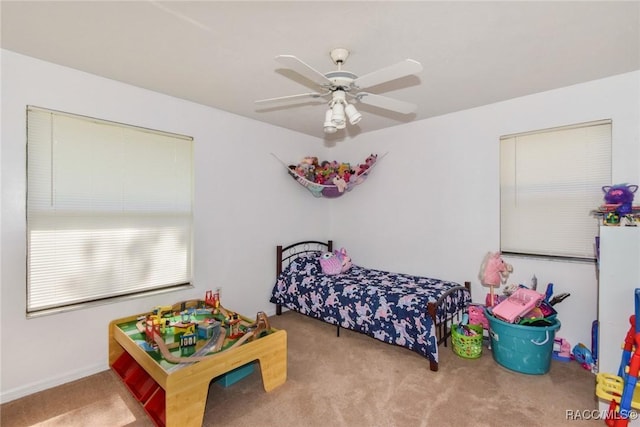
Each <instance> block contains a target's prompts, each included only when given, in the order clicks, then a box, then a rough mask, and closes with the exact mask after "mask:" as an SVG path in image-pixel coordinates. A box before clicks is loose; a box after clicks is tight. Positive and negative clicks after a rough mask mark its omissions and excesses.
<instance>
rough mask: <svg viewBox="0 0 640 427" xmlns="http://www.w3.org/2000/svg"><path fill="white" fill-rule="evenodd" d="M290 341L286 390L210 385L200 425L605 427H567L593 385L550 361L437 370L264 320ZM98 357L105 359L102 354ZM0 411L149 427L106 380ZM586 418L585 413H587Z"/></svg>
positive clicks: (346, 334) (57, 421) (56, 421)
mask: <svg viewBox="0 0 640 427" xmlns="http://www.w3.org/2000/svg"><path fill="white" fill-rule="evenodd" d="M270 321H271V324H272V326H274V327H277V328H281V329H285V330H287V333H288V339H289V355H288V368H289V371H288V379H287V382H286V383H285V384H284V385H282V386H280V387H279V388H277V389H275V390H273V391H272V392H270V393H265V392H264V389H263V388H262V380H261V378H260V373H259V369H257V367H256V369H255V370H254V372H253V373H252V374H251V375H249V376H248V377H246V378H244V379H243V380H241V381H240V382H238V383H236V384H233V385H231V386H230V387H227V388H224V387H222V386H221V385H219V384H215V383H214V384H212V385H211V388H210V392H209V397H208V401H207V409H206V413H205V417H204V423H203V425H205V426H225V427H227V426H228V427H243V426H247V427H248V426H264V427H271V426H273V427H276V426H278V427H280V426H281V427H288V426H291V427H299V426H310V427H313V426H318V427H320V426H322V427H326V426H332V427H333V426H345V427H346V426H349V427H351V426H354V427H359V426H363V427H365V426H366V427H375V426H380V427H387V426H388V427H391V426H398V427H400V426H402V427H412V426H416V427H417V426H436V427H437V426H471V425H473V426H540V427H542V426H544V427H549V426H564V425H566V426H574V427H575V426H584V427H586V426H604V425H605V424H604V422H603V421H595V420H580V421H576V420H570V419H567V418H568V417H567V411H573V412H574V413H576V412H578V411H591V410H593V409H596V407H597V402H596V399H595V397H594V383H595V376H594V375H593V374H591V373H590V372H588V371H585V370H584V369H582V368H581V367H580V366H579V365H578V364H577V363H576V362H569V363H562V362H556V361H552V365H551V370H550V372H549V373H548V374H545V375H525V374H519V373H515V372H511V371H509V370H507V369H504V368H502V367H501V366H499V365H498V364H496V363H495V362H494V360H493V358H492V356H491V352H490V351H489V350H487V349H486V348H485V349H484V351H483V355H482V357H481V358H480V359H475V360H467V359H462V358H460V357H458V356H456V355H455V354H454V353H453V352H452V350H451V347H447V348H445V347H441V348H440V370H439V371H438V372H432V371H430V370H429V363H428V362H427V360H426V359H424V358H423V357H421V356H419V355H418V354H417V353H414V352H412V351H410V350H407V349H404V348H401V347H397V346H392V345H389V344H385V343H382V342H379V341H376V340H374V339H372V338H370V337H367V336H364V335H362V334H358V333H354V332H351V331H346V330H341V334H340V335H341V336H340V337H339V338H338V337H336V333H335V327H333V326H330V325H327V324H325V323H322V322H320V321H317V320H314V319H310V318H308V317H305V316H302V315H299V314H296V313H292V312H287V313H285V314H283V315H282V316H276V317H273V318H271V319H270ZM105 357H106V355H105ZM0 410H1V418H0V421H1V423H0V424H1V425H2V426H3V427H13V426H15V427H19V426H36V425H37V426H47V427H49V426H65V427H68V426H95V427H101V426H105V427H106V426H109V427H121V426H152V425H153V423H152V422H151V421H150V420H149V419H147V418H146V415H145V413H144V411H143V410H142V408H141V406H140V404H139V403H138V402H137V401H136V400H135V399H133V398H132V397H131V396H130V395H129V394H128V391H127V389H126V387H125V386H124V385H123V384H122V383H121V382H120V380H119V379H118V377H117V376H116V375H115V374H113V373H112V372H111V371H105V372H103V373H100V374H97V375H93V376H91V377H88V378H84V379H82V380H79V381H75V382H73V383H69V384H65V385H63V386H60V387H56V388H53V389H50V390H47V391H44V392H40V393H36V394H34V395H31V396H27V397H25V398H23V399H19V400H16V401H13V402H8V403H6V404H4V405H2V407H0ZM587 415H590V414H587Z"/></svg>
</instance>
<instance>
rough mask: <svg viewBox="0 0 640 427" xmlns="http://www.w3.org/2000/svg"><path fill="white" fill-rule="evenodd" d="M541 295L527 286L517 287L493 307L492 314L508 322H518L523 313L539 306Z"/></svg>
mask: <svg viewBox="0 0 640 427" xmlns="http://www.w3.org/2000/svg"><path fill="white" fill-rule="evenodd" d="M542 298H543V296H542V295H541V294H539V293H538V292H536V291H533V290H531V289H528V288H518V290H516V291H515V292H514V293H513V294H511V296H510V297H508V298H507V299H505V300H504V301H502V302H501V303H500V304H498V305H496V306H495V307H494V308H493V315H494V316H495V317H497V318H499V319H500V320H503V321H505V322H508V323H518V322H519V321H520V319H521V318H522V316H523V315H525V314H526V313H528V312H529V311H531V309H533V308H534V307H536V306H539V305H540V303H541V301H542Z"/></svg>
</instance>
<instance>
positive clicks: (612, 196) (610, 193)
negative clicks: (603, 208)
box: [602, 184, 638, 216]
mask: <svg viewBox="0 0 640 427" xmlns="http://www.w3.org/2000/svg"><path fill="white" fill-rule="evenodd" d="M602 191H604V201H605V202H607V203H608V204H611V205H619V206H618V207H617V208H616V213H617V214H618V215H620V216H624V215H629V214H630V213H631V212H632V210H633V207H632V203H633V194H634V193H635V192H636V191H638V186H637V185H627V184H617V185H605V186H604V187H602Z"/></svg>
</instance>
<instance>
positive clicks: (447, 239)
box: [0, 51, 640, 402]
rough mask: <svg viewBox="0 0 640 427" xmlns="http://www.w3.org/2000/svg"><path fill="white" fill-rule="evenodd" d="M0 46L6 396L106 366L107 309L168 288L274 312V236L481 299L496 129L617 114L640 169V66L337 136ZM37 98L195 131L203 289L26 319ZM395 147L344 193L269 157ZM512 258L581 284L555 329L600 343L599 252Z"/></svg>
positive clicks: (357, 155)
mask: <svg viewBox="0 0 640 427" xmlns="http://www.w3.org/2000/svg"><path fill="white" fill-rule="evenodd" d="M0 52H1V54H2V69H1V70H2V131H1V136H2V141H1V142H2V145H1V151H0V160H1V166H2V174H1V178H0V179H1V184H2V209H1V211H0V213H1V215H2V216H1V226H2V240H1V245H0V251H1V252H0V253H1V255H2V263H1V268H2V271H1V283H0V291H1V293H0V304H1V305H0V308H1V313H0V316H1V317H0V320H1V329H0V334H1V349H0V372H2V377H1V378H0V381H1V387H0V393H1V395H0V400H1V401H3V402H6V401H9V400H12V399H15V398H17V397H21V396H23V395H26V394H29V393H32V392H35V391H38V390H41V389H45V388H48V387H51V386H54V385H57V384H61V383H64V382H67V381H70V380H74V379H77V378H80V377H82V376H85V375H89V374H92V373H94V372H98V371H101V370H104V369H106V368H107V326H108V323H109V321H111V320H112V319H116V318H119V317H124V316H128V315H131V314H133V313H142V312H145V311H148V309H149V308H150V307H152V306H154V305H156V304H164V303H166V301H167V299H169V300H170V301H172V302H175V301H179V300H182V299H187V298H191V297H199V296H202V295H203V294H204V292H205V291H206V290H207V289H214V288H215V287H218V286H222V298H223V303H224V304H225V306H227V307H232V308H234V309H237V310H238V311H240V312H242V313H244V314H247V315H251V314H252V313H254V312H256V311H258V310H264V311H266V312H267V313H272V312H273V307H272V305H271V304H269V303H268V295H269V292H270V290H271V286H272V284H273V281H274V274H273V273H274V269H275V266H274V262H275V261H274V246H275V245H276V244H279V243H284V244H286V243H290V242H293V241H295V240H301V239H312V238H313V239H326V238H333V239H334V240H335V242H336V244H337V245H338V246H345V247H346V248H347V249H348V250H349V251H350V252H351V254H352V256H353V259H354V261H355V262H356V263H359V264H361V265H365V266H372V267H376V268H384V269H388V270H392V271H403V272H408V273H417V274H425V275H428V276H431V277H441V278H444V279H451V280H456V281H460V282H462V281H465V280H471V281H472V282H473V284H474V288H473V292H474V296H475V299H476V301H480V300H481V299H482V298H483V295H484V289H482V288H481V286H480V285H479V284H478V281H477V278H476V277H477V274H478V269H479V267H480V262H481V260H482V257H483V256H484V254H485V252H486V251H488V250H497V249H498V247H499V184H498V138H499V136H500V135H503V134H509V133H515V132H521V131H527V130H533V129H540V128H546V127H552V126H559V125H565V124H570V123H577V122H583V121H588V120H595V119H602V118H611V119H613V129H614V134H613V140H614V153H613V162H614V176H613V180H614V182H623V181H626V182H631V183H637V182H640V171H639V164H640V150H639V148H638V147H639V145H640V144H639V132H640V131H639V123H638V117H640V107H639V105H638V102H639V100H640V84H639V80H640V73H639V72H636V73H631V74H626V75H621V76H617V77H612V78H609V79H603V80H599V81H595V82H591V83H587V84H583V85H578V86H574V87H569V88H564V89H560V90H556V91H552V92H547V93H543V94H538V95H533V96H529V97H524V98H519V99H514V100H511V101H507V102H503V103H499V104H494V105H489V106H484V107H480V108H476V109H472V110H468V111H463V112H460V113H455V114H450V115H447V116H442V117H436V118H433V119H429V120H424V121H420V122H413V123H410V124H406V125H402V126H397V127H394V128H390V129H386V130H381V131H378V132H375V133H371V134H364V135H359V136H358V137H357V138H355V139H347V140H345V141H342V142H339V143H337V144H336V146H335V147H334V148H330V149H327V148H326V146H324V145H323V144H322V141H319V140H317V139H315V138H311V137H308V136H305V135H302V134H298V133H294V132H290V131H287V130H284V129H280V128H276V127H273V126H269V125H266V124H263V123H259V122H255V121H252V120H248V119H245V118H242V117H238V116H235V115H232V114H228V113H225V112H221V111H218V110H215V109H212V108H208V107H204V106H201V105H197V104H193V103H190V102H187V101H184V100H180V99H176V98H171V97H168V96H164V95H160V94H157V93H153V92H149V91H145V90H142V89H139V88H135V87H131V86H127V85H124V84H121V83H117V82H114V81H111V80H106V79H102V78H99V77H96V76H92V75H88V74H85V73H81V72H78V71H75V70H71V69H68V68H64V67H59V66H56V65H53V64H50V63H46V62H42V61H38V60H35V59H33V58H28V57H24V56H21V55H17V54H15V53H12V52H8V51H0ZM27 104H32V105H37V106H41V107H47V108H52V109H58V110H63V111H68V112H72V113H78V114H84V115H88V116H95V117H100V118H103V119H108V120H114V121H120V122H126V123H130V124H134V125H139V126H145V127H150V128H157V129H160V130H165V131H170V132H176V133H184V134H188V135H191V136H193V137H194V138H195V141H196V143H195V144H196V145H195V146H196V148H195V150H196V181H195V182H196V190H195V273H194V276H195V277H194V281H195V286H196V288H195V289H193V290H191V291H184V292H176V293H172V294H169V295H163V296H156V297H150V298H141V299H136V300H130V301H127V302H120V303H115V304H108V305H102V306H99V307H95V308H92V309H85V310H78V311H73V312H69V313H64V314H59V315H55V316H48V317H42V318H36V319H30V320H27V319H26V318H25V281H26V279H25V223H24V221H25V211H24V205H25V124H24V119H25V106H26V105H27ZM367 119H368V118H367V117H365V118H364V119H363V120H367ZM370 119H374V118H373V117H371V118H370ZM387 151H388V152H389V154H388V155H387V156H386V158H385V159H384V160H382V161H381V162H380V163H379V164H378V165H377V166H376V169H375V171H374V172H373V173H372V174H371V176H370V177H369V179H368V180H367V181H366V182H365V183H364V184H363V185H361V186H359V187H357V188H355V189H354V190H353V191H352V192H351V193H349V194H348V195H346V196H344V197H342V198H339V199H335V200H327V199H315V198H313V197H312V196H311V195H310V194H309V193H308V192H307V191H306V190H305V189H303V188H302V187H301V186H299V185H297V184H295V182H294V181H293V180H292V179H291V178H290V177H289V176H288V175H287V174H286V173H285V172H284V170H283V167H282V165H281V164H280V163H278V162H277V161H275V160H274V159H273V158H272V157H271V156H270V153H271V152H273V153H275V154H277V155H278V157H280V158H281V159H282V160H284V161H285V162H287V163H296V162H297V161H298V160H299V159H300V158H302V157H303V156H306V155H317V156H318V157H321V158H327V157H331V160H333V159H336V160H349V161H352V162H356V161H361V160H363V159H364V158H365V157H366V156H367V155H368V154H369V153H372V152H377V153H385V152H387ZM509 261H510V262H511V263H512V264H513V265H514V268H515V271H514V274H513V276H512V281H514V282H525V283H528V280H529V279H530V277H531V275H532V274H533V273H535V274H536V275H537V276H538V278H539V283H540V284H542V285H543V286H544V284H546V282H549V281H552V282H554V283H555V286H556V292H557V293H560V292H571V294H572V295H571V297H570V298H569V299H567V300H565V301H564V302H563V303H561V304H560V305H558V306H557V308H558V310H559V312H560V319H561V321H562V324H563V326H562V329H561V332H560V333H559V335H560V336H563V337H564V338H567V339H568V340H570V341H571V342H572V343H577V342H585V343H590V327H591V326H590V325H591V321H592V320H593V319H595V316H596V279H595V273H594V268H593V265H588V264H587V265H585V264H566V263H559V262H548V261H547V262H545V261H525V260H522V259H515V258H514V259H509ZM69 325H73V326H69Z"/></svg>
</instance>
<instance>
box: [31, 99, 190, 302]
mask: <svg viewBox="0 0 640 427" xmlns="http://www.w3.org/2000/svg"><path fill="white" fill-rule="evenodd" d="M192 152H193V140H192V138H190V137H185V136H180V135H174V134H168V133H162V132H157V131H152V130H148V129H143V128H136V127H133V126H129V125H122V124H118V123H113V122H108V121H102V120H98V119H91V118H87V117H83V116H75V115H71V114H67V113H60V112H56V111H51V110H45V109H40V108H35V107H28V108H27V248H28V253H27V312H28V313H35V312H39V311H42V310H50V309H55V308H58V309H59V308H62V307H68V306H72V305H76V304H80V303H87V302H93V301H99V300H104V299H107V298H112V297H118V296H124V295H132V294H136V293H140V292H146V291H151V290H159V289H165V288H169V287H173V286H176V285H182V284H186V283H189V282H190V281H191V270H192V268H191V264H192V243H191V242H192V231H191V227H192V193H193V170H192V169H193V161H192V158H193V155H192Z"/></svg>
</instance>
